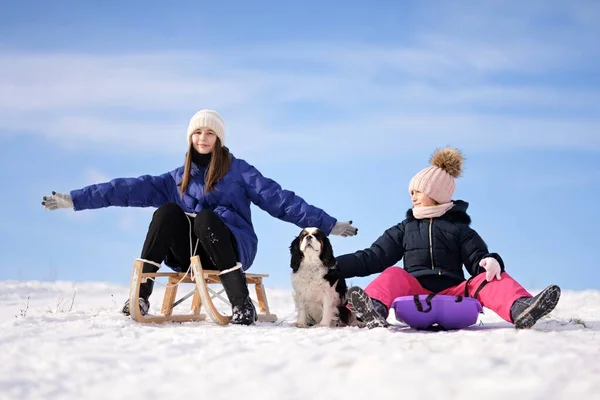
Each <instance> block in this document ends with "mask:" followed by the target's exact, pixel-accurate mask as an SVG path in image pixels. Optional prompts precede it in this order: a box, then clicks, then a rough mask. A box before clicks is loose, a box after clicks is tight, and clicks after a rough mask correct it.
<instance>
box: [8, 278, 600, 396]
mask: <svg viewBox="0 0 600 400" xmlns="http://www.w3.org/2000/svg"><path fill="white" fill-rule="evenodd" d="M163 290H164V289H163V288H162V287H160V286H158V285H157V287H156V289H155V293H154V295H153V296H152V297H151V306H152V307H151V309H152V312H154V313H157V312H158V311H159V307H160V302H161V301H162V295H163ZM189 290H191V286H189V285H184V286H183V287H182V289H180V296H181V295H183V294H185V293H187V292H188V291H189ZM534 293H535V292H534ZM74 294H75V297H74V298H73V296H74ZM267 294H268V297H269V302H270V306H271V308H272V311H273V312H275V313H276V314H277V315H278V316H279V318H280V321H279V322H277V323H274V324H273V323H259V324H258V325H257V326H252V327H243V326H233V325H229V326H225V327H223V326H217V325H215V324H214V323H211V322H196V323H184V324H160V325H143V324H138V323H136V322H134V321H132V320H131V319H129V318H127V317H125V316H124V315H122V314H120V313H119V309H120V307H121V305H122V303H123V302H124V300H125V299H126V298H127V295H128V288H127V287H125V286H116V285H109V284H104V283H93V282H90V283H73V282H33V281H28V282H16V281H0V399H2V400H4V399H11V400H14V399H21V400H25V399H45V400H50V399H81V398H86V399H104V400H108V399H150V398H152V399H158V398H164V399H199V398H203V399H210V400H214V399H236V398H242V399H369V400H370V399H400V398H401V399H433V398H436V399H472V398H474V397H475V398H477V399H506V398H515V399H516V398H519V399H575V398H579V399H584V398H592V397H594V396H596V395H597V394H598V393H600V334H599V331H600V291H579V292H576V291H563V295H562V298H561V301H560V303H559V305H558V307H557V308H556V310H555V311H554V312H553V313H552V314H550V315H549V316H548V317H547V318H545V319H544V320H542V321H540V322H538V324H537V325H536V326H535V327H534V328H533V329H531V330H527V331H518V330H515V329H514V328H513V327H512V326H511V325H509V324H508V323H506V322H503V321H502V320H501V319H500V318H499V317H497V316H496V315H495V314H494V313H492V312H491V311H489V310H485V311H486V313H485V315H482V316H481V321H480V324H478V325H477V326H474V327H472V328H470V329H467V330H464V331H458V332H436V333H434V332H416V331H414V330H412V329H409V328H407V327H406V326H402V325H398V327H395V328H392V329H388V330H386V329H374V330H371V331H369V330H365V329H359V328H335V329H329V328H310V329H299V328H295V327H294V326H292V323H293V321H294V318H295V312H294V309H293V302H292V298H291V293H290V292H289V291H287V290H282V289H272V288H269V287H267ZM28 298H29V300H28ZM28 301H29V304H28V308H27V310H26V311H24V310H25V309H26V306H27V302H28ZM189 301H190V300H186V302H185V303H183V304H182V305H180V306H178V307H177V308H176V309H175V311H176V312H179V313H182V312H187V310H188V309H189V304H190V303H189ZM71 303H72V304H71ZM221 309H224V310H225V309H226V308H221ZM390 322H394V323H396V324H398V323H397V322H395V320H394V318H393V317H390ZM582 323H583V324H585V326H583V325H582Z"/></svg>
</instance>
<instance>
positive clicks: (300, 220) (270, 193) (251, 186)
mask: <svg viewBox="0 0 600 400" xmlns="http://www.w3.org/2000/svg"><path fill="white" fill-rule="evenodd" d="M239 161H240V168H241V171H240V172H241V175H242V179H243V181H244V184H245V186H246V192H247V193H248V196H249V197H250V200H251V201H252V202H253V203H254V204H256V205H257V206H258V207H260V208H261V209H263V210H264V211H266V212H268V213H269V214H270V215H271V216H273V217H275V218H278V219H281V220H282V221H286V222H291V223H293V224H295V225H297V226H299V227H301V228H307V227H315V228H319V229H320V230H321V231H323V232H324V233H325V234H326V235H329V234H330V233H331V230H332V229H333V226H334V225H335V223H336V222H337V220H336V219H335V218H333V217H332V216H330V215H329V214H327V213H326V212H325V211H323V210H322V209H320V208H318V207H315V206H313V205H310V204H308V203H307V202H306V201H305V200H304V199H303V198H302V197H300V196H298V195H297V194H295V193H294V192H292V191H290V190H286V189H283V188H282V187H281V186H280V185H279V184H278V183H277V182H275V181H274V180H273V179H270V178H267V177H265V176H263V175H262V174H261V173H260V172H259V171H258V170H257V169H256V168H255V167H253V166H252V165H250V164H248V163H247V162H245V161H243V160H239Z"/></svg>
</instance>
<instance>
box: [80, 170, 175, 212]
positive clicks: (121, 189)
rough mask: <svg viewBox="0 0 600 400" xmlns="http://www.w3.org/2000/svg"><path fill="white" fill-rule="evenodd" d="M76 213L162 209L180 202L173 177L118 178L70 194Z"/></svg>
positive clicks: (167, 175)
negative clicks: (99, 209)
mask: <svg viewBox="0 0 600 400" xmlns="http://www.w3.org/2000/svg"><path fill="white" fill-rule="evenodd" d="M70 195H71V199H72V201H73V208H74V209H75V211H79V210H91V209H96V208H104V207H111V206H113V207H160V206H161V205H163V204H165V203H168V202H175V203H177V202H178V195H177V185H176V184H175V180H174V179H173V176H172V175H171V173H165V174H162V175H157V176H152V175H143V176H140V177H137V178H116V179H113V180H111V181H109V182H104V183H98V184H94V185H89V186H85V187H83V188H81V189H76V190H72V191H71V192H70Z"/></svg>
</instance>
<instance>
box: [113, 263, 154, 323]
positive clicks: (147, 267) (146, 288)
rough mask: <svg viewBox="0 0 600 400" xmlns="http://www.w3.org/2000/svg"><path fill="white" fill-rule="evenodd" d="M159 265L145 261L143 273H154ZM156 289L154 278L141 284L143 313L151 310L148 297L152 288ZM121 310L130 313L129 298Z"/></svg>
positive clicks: (141, 311) (141, 307) (141, 310)
mask: <svg viewBox="0 0 600 400" xmlns="http://www.w3.org/2000/svg"><path fill="white" fill-rule="evenodd" d="M158 269H159V268H158V267H157V266H156V265H154V264H150V263H144V266H143V267H142V272H143V273H154V272H157V271H158ZM153 289H154V279H147V280H146V282H144V283H141V284H140V302H139V303H140V313H141V314H142V315H146V314H148V310H150V302H149V301H148V298H149V297H150V295H151V294H152V290H153ZM121 312H122V313H123V314H125V315H130V311H129V299H127V301H126V302H125V304H124V305H123V309H122V310H121Z"/></svg>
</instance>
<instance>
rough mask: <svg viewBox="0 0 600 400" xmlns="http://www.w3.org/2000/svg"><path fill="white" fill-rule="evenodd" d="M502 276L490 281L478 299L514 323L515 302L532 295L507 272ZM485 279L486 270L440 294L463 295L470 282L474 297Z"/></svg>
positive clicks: (470, 294)
mask: <svg viewBox="0 0 600 400" xmlns="http://www.w3.org/2000/svg"><path fill="white" fill-rule="evenodd" d="M501 277H502V279H500V280H497V279H494V280H492V281H491V282H488V283H487V284H486V285H485V286H484V287H483V288H482V289H481V290H480V291H479V294H478V295H477V299H478V300H479V301H480V302H481V305H482V306H484V307H486V308H489V309H490V310H492V311H494V312H495V313H496V314H498V315H499V316H500V317H501V318H502V319H504V320H505V321H507V322H510V323H513V320H512V317H511V315H510V309H511V307H512V305H513V304H514V302H515V301H516V300H517V299H520V298H523V297H525V298H530V297H532V296H531V294H529V292H528V291H527V290H525V289H524V288H523V286H521V285H520V284H519V283H518V282H517V281H516V280H514V279H513V278H512V277H511V276H510V275H508V274H507V273H506V272H503V273H502V275H501ZM483 281H485V272H484V273H481V274H479V275H477V276H475V277H474V278H473V279H471V280H469V281H465V282H462V283H460V284H459V285H456V286H453V287H451V288H448V289H446V290H443V291H441V292H440V293H439V294H447V295H450V296H462V295H464V294H465V286H466V285H467V282H468V289H469V296H470V297H474V294H475V292H476V291H477V289H478V288H479V287H480V285H481V284H482V282H483Z"/></svg>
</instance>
